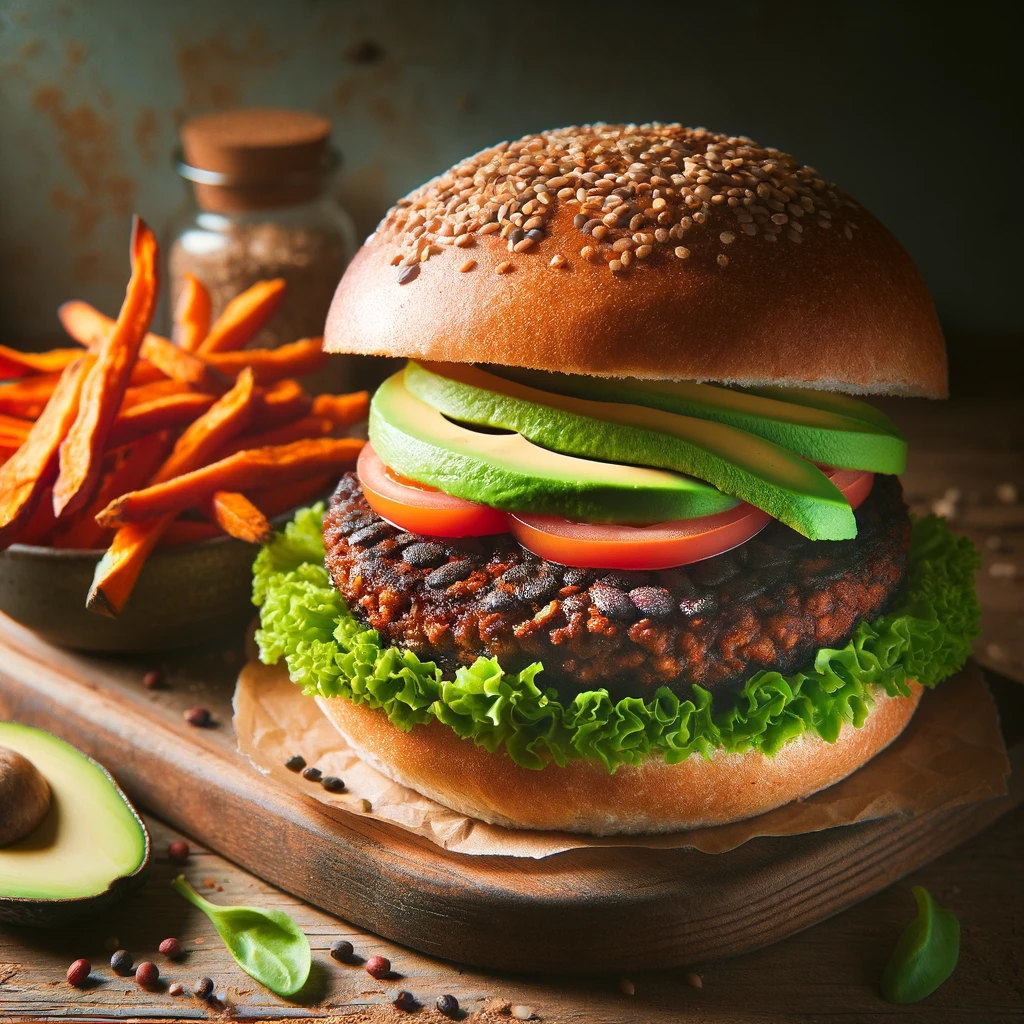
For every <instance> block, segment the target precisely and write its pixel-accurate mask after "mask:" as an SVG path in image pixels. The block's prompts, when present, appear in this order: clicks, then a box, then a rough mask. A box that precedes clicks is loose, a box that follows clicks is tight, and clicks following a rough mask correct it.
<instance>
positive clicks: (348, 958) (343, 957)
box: [331, 939, 355, 964]
mask: <svg viewBox="0 0 1024 1024" xmlns="http://www.w3.org/2000/svg"><path fill="white" fill-rule="evenodd" d="M354 952H355V950H354V949H353V948H352V943H351V942H349V941H348V940H347V939H337V940H336V941H335V942H332V943H331V957H332V958H333V959H334V960H338V961H340V962H341V963H343V964H347V963H351V962H352V954H353V953H354Z"/></svg>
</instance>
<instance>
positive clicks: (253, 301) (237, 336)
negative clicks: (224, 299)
mask: <svg viewBox="0 0 1024 1024" xmlns="http://www.w3.org/2000/svg"><path fill="white" fill-rule="evenodd" d="M284 287H285V281H284V278H282V277H277V278H274V279H273V280H272V281H257V282H256V283H255V284H254V285H253V286H252V287H251V288H246V290H245V291H244V292H242V293H241V295H236V296H235V297H234V298H233V299H232V300H231V301H230V302H229V303H228V304H227V306H226V307H225V309H224V312H223V313H221V315H220V316H219V317H217V319H216V321H215V322H214V324H213V326H212V327H211V328H210V333H209V334H207V335H206V337H205V339H203V343H202V344H201V345H200V346H199V351H200V352H201V353H202V354H203V355H206V354H208V353H211V352H236V351H237V350H238V349H240V348H244V347H245V345H246V344H247V343H248V342H249V341H250V340H251V339H252V338H253V337H254V336H255V335H256V334H258V333H259V332H260V331H261V330H263V328H264V326H265V325H266V323H267V321H268V320H269V319H270V318H271V317H272V316H273V315H274V312H275V311H276V309H277V307H278V305H279V304H280V302H281V299H283V298H284Z"/></svg>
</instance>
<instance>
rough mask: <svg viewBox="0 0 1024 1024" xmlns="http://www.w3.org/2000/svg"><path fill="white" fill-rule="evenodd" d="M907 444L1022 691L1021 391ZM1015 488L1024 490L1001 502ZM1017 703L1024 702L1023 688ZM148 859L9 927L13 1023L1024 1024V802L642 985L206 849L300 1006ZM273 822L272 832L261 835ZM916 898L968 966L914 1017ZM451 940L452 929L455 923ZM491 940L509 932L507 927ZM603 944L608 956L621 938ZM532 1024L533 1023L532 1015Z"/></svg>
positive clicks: (969, 403) (908, 481) (902, 408)
mask: <svg viewBox="0 0 1024 1024" xmlns="http://www.w3.org/2000/svg"><path fill="white" fill-rule="evenodd" d="M886 409H887V411H888V412H889V413H890V414H891V415H893V416H894V418H896V419H897V420H898V422H900V423H901V425H903V426H904V428H905V429H906V431H907V434H908V436H909V438H910V440H911V453H912V454H911V463H910V466H909V468H908V471H907V474H906V476H905V478H904V482H905V486H906V492H907V497H908V501H909V502H910V504H911V505H912V507H913V508H914V509H915V511H926V510H928V509H929V508H930V507H931V506H932V505H934V504H935V503H936V502H943V503H945V510H946V511H947V512H951V513H952V515H951V518H952V522H953V524H954V526H955V527H956V528H958V529H960V530H962V531H963V532H965V533H967V534H968V535H970V536H971V537H972V539H973V540H974V541H975V542H976V543H977V544H978V545H979V547H981V548H982V550H983V555H984V566H983V569H982V573H981V574H980V576H979V593H980V595H981V598H982V604H983V636H982V637H981V639H980V640H979V642H978V645H977V648H976V651H977V655H978V658H979V660H980V661H982V663H983V664H986V665H987V666H989V667H990V668H993V669H995V670H996V671H998V672H1000V673H1001V674H1002V675H1004V676H1006V677H1009V678H1011V679H1016V680H1017V681H1018V682H1024V557H1022V556H1024V417H1022V416H1021V412H1020V408H1019V403H1018V402H1016V401H1015V400H1014V399H1013V398H1012V397H1011V398H1004V399H998V398H989V399H986V400H984V401H982V400H957V401H953V402H950V403H946V404H938V403H924V402H902V403H895V402H893V403H886ZM1006 485H1014V486H1015V487H1016V488H1017V493H1018V494H1020V495H1021V498H1018V499H1017V500H1016V501H1013V500H1007V499H1009V498H1011V497H1012V492H1011V491H1010V489H1009V488H1008V487H1007V486H1006ZM1022 697H1024V691H1022ZM149 824H150V827H151V829H152V833H153V838H154V859H153V869H152V872H151V875H150V877H149V879H148V881H147V883H146V886H145V888H144V889H143V890H142V891H141V892H139V893H138V894H136V895H135V896H133V897H132V898H130V899H129V900H128V901H127V902H126V903H124V904H123V905H122V906H120V907H119V908H116V909H115V910H113V911H111V912H109V913H108V914H106V915H104V916H103V917H101V918H99V919H94V920H91V921H89V922H88V924H87V925H85V926H78V927H75V928H69V929H66V930H64V931H58V932H49V933H47V932H36V931H29V930H25V929H13V928H0V1019H3V1020H24V1019H40V1018H44V1019H62V1020H128V1019H144V1020H161V1019H174V1020H203V1019H224V1018H232V1017H235V1018H238V1019H264V1020H265V1019H293V1018H305V1019H308V1018H310V1017H313V1018H324V1017H328V1018H329V1017H331V1016H333V1015H341V1016H342V1019H344V1020H346V1021H358V1020H367V1021H370V1020H372V1021H399V1020H406V1019H415V1020H420V1021H424V1022H427V1021H442V1020H444V1019H445V1018H442V1017H441V1016H440V1014H437V1013H436V1011H434V1010H433V1009H431V1007H432V1006H433V1002H434V1000H435V999H436V998H437V996H438V995H440V994H441V993H444V992H450V993H452V994H454V995H455V996H457V997H458V999H459V1001H460V1003H461V1005H462V1006H463V1007H464V1008H465V1009H466V1010H467V1011H469V1017H468V1019H470V1020H479V1021H494V1022H497V1021H504V1022H508V1021H510V1020H514V1019H515V1018H514V1017H513V1016H511V1014H510V1012H509V1009H510V1007H512V1008H516V1009H518V1008H520V1007H526V1008H529V1009H530V1010H532V1011H533V1012H534V1013H535V1014H536V1015H537V1017H538V1018H539V1019H541V1020H543V1021H565V1022H576V1021H580V1022H584V1021H586V1022H589V1021H593V1022H608V1024H611V1022H626V1021H659V1022H660V1021H666V1022H667V1021H680V1022H691V1021H692V1022H697V1021H700V1022H706V1024H734V1022H735V1024H739V1022H744V1024H757V1022H761V1021H765V1022H769V1021H771V1022H775V1021H808V1022H810V1021H821V1022H825V1021H839V1020H843V1021H856V1022H862V1021H863V1022H871V1021H883V1020H885V1021H889V1020H891V1019H894V1018H895V1019H899V1020H901V1021H904V1020H905V1021H913V1022H922V1024H923V1022H928V1024H931V1022H937V1024H943V1022H951V1021H978V1022H986V1024H989V1022H992V1024H998V1022H1003V1021H1006V1022H1010V1021H1020V1020H1022V1019H1024V924H1022V923H1021V922H1022V921H1024V857H1022V856H1021V854H1022V852H1024V809H1018V810H1016V811H1014V812H1011V813H1010V814H1008V815H1007V816H1006V817H1004V818H1003V819H1001V820H1000V821H998V822H997V823H996V824H995V825H994V826H993V827H992V828H991V829H989V830H988V831H987V832H985V833H984V834H982V835H981V836H978V837H977V838H975V839H973V840H971V841H970V842H968V843H967V844H965V845H964V846H962V847H960V848H959V849H957V850H954V851H952V852H951V853H948V854H946V855H945V856H943V857H941V858H940V859H938V860H936V861H935V862H933V863H932V864H930V865H928V866H927V867H925V868H922V869H920V870H919V871H917V872H915V873H914V874H913V875H911V876H909V877H908V878H906V879H904V880H902V881H900V882H899V883H897V884H895V885H893V886H891V887H890V888H889V889H887V890H885V891H883V892H881V893H878V894H877V895H875V896H873V897H871V898H870V899H868V900H865V901H864V902H863V903H861V904H859V905H857V906H855V907H853V908H851V909H850V910H847V911H845V912H844V913H842V914H840V915H838V916H836V917H834V918H832V919H831V920H828V921H825V922H823V923H822V924H819V925H817V926H815V927H813V928H811V929H808V930H807V931H805V932H803V933H801V934H798V935H795V936H792V937H791V938H789V939H786V940H785V941H783V942H780V943H778V944H776V945H774V946H771V947H769V948H767V949H763V950H760V951H758V952H755V953H751V954H747V955H745V956H741V957H736V958H734V959H732V960H728V961H721V962H711V963H706V964H704V963H694V964H693V965H691V966H690V967H689V968H687V969H681V970H673V971H659V972H649V973H644V972H633V973H631V974H630V976H629V978H628V979H627V980H628V982H629V983H631V986H632V988H633V989H634V994H633V995H627V994H625V993H624V992H623V991H622V990H621V988H629V987H630V985H626V984H623V979H622V978H621V977H619V976H617V975H605V976H588V977H580V978H558V977H556V978H540V977H515V976H511V975H498V974H493V973H486V972H481V971H477V970H471V969H463V968H460V967H458V966H457V965H454V964H448V963H444V962H440V961H436V960H432V959H430V958H428V957H425V956H422V955H420V954H417V953H413V952H411V951H409V950H407V949H404V948H402V947H401V946H398V945H395V944H394V943H389V942H385V941H383V940H381V939H378V938H376V937H374V936H372V935H369V934H367V933H364V932H360V931H358V930H356V929H354V928H352V927H351V926H349V925H347V924H345V923H344V922H342V921H339V920H337V919H336V918H332V917H330V916H329V915H327V914H325V913H323V912H321V911H318V910H314V909H313V908H311V907H308V906H305V905H303V904H301V903H299V902H297V901H296V900H295V899H293V898H292V897H289V896H287V895H285V894H283V893H281V892H278V891H276V890H274V889H272V888H270V887H269V886H267V885H265V884H264V883H262V882H260V881H259V880H258V879H256V878H254V877H253V876H251V875H249V874H247V873H246V872H244V871H241V870H240V869H238V868H236V867H234V866H233V865H231V864H229V863H227V862H226V861H224V860H223V859H221V858H219V857H217V856H216V855H213V854H210V853H206V852H204V851H201V850H198V849H194V852H193V855H192V856H191V858H190V860H189V862H188V863H187V864H186V865H184V871H185V873H186V874H187V876H188V877H189V878H190V879H191V880H192V882H193V883H194V884H195V885H196V886H197V887H198V888H200V889H201V890H202V891H204V892H206V894H207V895H208V896H209V897H210V898H211V899H213V900H214V901H215V902H218V901H222V902H225V903H229V902H231V903H249V904H259V905H261V906H280V907H282V908H284V909H286V910H287V911H288V912H289V913H290V914H292V915H293V916H294V917H295V918H296V920H297V921H298V922H299V923H300V924H301V925H302V927H303V928H304V930H305V931H306V933H307V934H308V935H309V937H310V943H311V945H312V947H313V955H314V971H313V975H312V977H311V982H310V985H309V986H308V987H307V990H306V991H305V992H304V993H302V998H301V1001H300V1002H298V1003H288V1002H285V1001H283V1000H279V999H277V998H275V997H274V996H272V995H270V994H269V993H267V992H266V991H265V990H263V989H262V988H261V987H260V986H258V985H257V984H255V983H254V982H252V981H251V980H250V979H249V978H248V977H247V976H246V975H245V974H243V973H242V972H241V971H240V969H239V968H238V967H237V966H236V965H235V964H234V962H233V961H232V960H231V959H230V957H229V956H228V955H227V953H226V952H225V951H224V949H223V947H222V945H221V944H220V941H219V939H218V938H217V936H216V933H215V932H214V930H213V928H212V926H211V925H210V924H209V922H208V921H207V920H206V918H205V917H204V916H202V915H201V914H199V912H198V911H196V910H194V909H193V908H192V907H191V906H189V905H188V904H186V903H184V901H182V900H181V899H180V898H179V897H177V896H176V895H175V894H174V893H173V892H172V890H171V889H170V888H169V885H168V882H169V881H170V879H171V878H172V877H173V876H174V875H175V874H176V873H177V871H178V870H179V865H176V864H174V863H172V862H171V861H170V860H169V859H168V858H167V856H166V849H167V844H168V843H169V842H170V841H171V840H172V839H173V838H176V836H175V835H174V834H173V833H171V832H170V831H169V830H168V829H167V828H166V827H165V826H164V825H162V824H161V823H160V822H159V821H157V820H155V819H153V818H150V819H149ZM267 828H273V822H270V821H268V822H267ZM911 885H924V886H925V887H927V888H928V889H929V890H930V891H931V893H932V894H933V896H934V897H935V898H936V899H937V900H938V901H939V903H941V904H942V905H944V906H947V907H948V908H949V909H951V910H952V911H954V913H956V914H957V916H958V917H959V919H960V922H961V926H962V937H961V954H960V962H959V965H958V967H957V970H956V972H955V973H954V974H953V976H952V978H951V979H950V980H949V981H948V982H947V983H946V984H945V985H943V986H942V987H941V988H940V989H939V990H938V991H937V992H936V993H934V994H933V995H932V996H930V997H929V998H928V1000H926V1001H925V1002H923V1003H920V1004H918V1005H916V1006H907V1007H895V1006H891V1005H889V1004H887V1003H885V1002H884V1001H883V1000H882V999H881V997H880V996H879V994H878V978H879V976H880V974H881V970H882V967H883V965H884V963H885V960H886V958H887V956H888V954H889V951H890V949H891V947H892V945H893V943H894V942H895V940H896V937H897V936H898V934H899V932H900V930H901V929H902V927H903V926H904V925H905V924H906V923H907V922H908V921H909V920H910V919H911V918H912V917H913V915H914V903H913V899H912V897H911V893H910V886H911ZM452 927H457V924H456V923H454V922H453V924H452ZM494 927H495V928H500V927H501V921H500V920H496V921H495V922H494ZM168 935H175V936H177V937H178V938H180V939H181V940H182V943H183V945H184V947H185V950H186V952H185V955H184V958H183V959H182V960H181V961H180V962H178V963H175V964H172V963H169V962H167V961H166V960H164V958H163V957H161V956H160V955H159V954H158V953H157V952H156V947H157V945H158V944H159V942H160V940H161V939H163V938H165V937H167V936H168ZM335 938H348V939H350V940H351V941H352V943H353V944H354V945H355V947H356V951H357V953H359V954H360V955H361V956H363V957H365V956H369V955H372V954H376V953H380V954H383V955H385V956H388V957H389V958H390V959H391V961H392V964H393V967H394V970H395V971H396V972H398V975H399V976H398V977H396V978H394V979H392V980H389V981H387V982H376V981H374V980H373V979H372V978H370V977H369V975H367V974H366V973H365V971H364V970H362V968H360V967H359V966H345V965H341V964H337V963H335V962H334V961H332V960H331V959H330V957H329V956H328V955H327V949H328V947H329V946H330V943H331V942H332V941H333V940H334V939H335ZM115 939H116V940H117V942H118V944H120V945H121V946H123V947H125V948H127V949H129V950H131V951H132V953H133V954H134V955H135V957H136V959H137V960H142V959H150V958H151V959H154V960H155V961H156V962H157V963H158V964H159V965H160V967H161V972H162V975H163V978H164V979H166V981H167V982H168V983H169V982H173V981H176V980H180V981H182V982H183V983H184V984H185V986H186V995H183V996H171V995H170V994H169V992H168V988H167V986H166V985H163V986H162V987H161V988H159V989H158V990H157V991H154V992H142V991H141V990H140V989H138V988H137V986H136V985H135V983H134V981H132V980H131V979H123V978H118V977H115V976H114V975H113V974H112V973H111V971H110V969H109V967H108V966H107V963H106V961H107V959H108V958H109V950H108V949H107V947H109V946H111V945H112V943H113V941H114V940H115ZM606 941H607V942H608V943H609V944H611V945H612V946H614V945H615V944H616V942H617V941H618V939H617V937H616V935H614V934H609V935H608V936H607V937H606ZM80 956H85V957H87V958H89V959H90V960H91V961H92V962H93V964H94V965H95V971H94V973H95V974H96V976H97V978H98V979H99V980H98V982H97V984H96V985H95V986H94V987H92V988H90V989H87V990H85V991H83V992H79V991H76V990H74V989H71V988H69V986H68V985H67V984H66V982H65V981H64V972H65V970H66V968H67V965H68V964H69V963H70V962H71V961H72V960H74V959H76V958H77V957H80ZM203 975H208V976H210V977H211V978H213V979H214V980H215V982H216V985H217V993H218V999H217V1000H216V1001H215V1002H213V1003H211V1004H209V1005H207V1004H202V1003H200V1002H199V1001H197V1000H196V999H195V998H193V997H192V996H191V995H189V994H187V993H188V992H189V991H190V990H191V986H192V984H194V982H195V981H196V979H198V978H199V977H201V976H203ZM399 988H402V989H407V990H409V991H410V992H412V993H413V994H414V995H415V996H416V997H417V999H418V1000H419V1001H420V1002H421V1004H423V1008H422V1009H420V1010H419V1011H418V1012H417V1013H416V1014H415V1016H414V1017H412V1018H410V1017H409V1014H407V1013H405V1012H402V1011H398V1010H395V1009H393V1008H392V1007H391V1005H390V1003H389V1001H388V994H389V993H390V992H393V991H395V990H397V989H399ZM522 1012H523V1011H521V1010H520V1013H522Z"/></svg>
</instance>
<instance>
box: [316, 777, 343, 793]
mask: <svg viewBox="0 0 1024 1024" xmlns="http://www.w3.org/2000/svg"><path fill="white" fill-rule="evenodd" d="M320 785H321V786H323V787H324V789H326V790H327V792H328V793H344V792H345V782H344V780H343V779H339V778H338V776H337V775H325V776H324V777H323V778H322V779H321V780H320Z"/></svg>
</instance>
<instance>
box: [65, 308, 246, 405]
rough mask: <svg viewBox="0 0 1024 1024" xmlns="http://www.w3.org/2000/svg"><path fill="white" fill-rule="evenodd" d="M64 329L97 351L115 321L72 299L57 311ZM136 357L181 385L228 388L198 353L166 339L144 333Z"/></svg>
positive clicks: (212, 390)
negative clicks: (186, 349)
mask: <svg viewBox="0 0 1024 1024" xmlns="http://www.w3.org/2000/svg"><path fill="white" fill-rule="evenodd" d="M57 315H58V316H59V317H60V322H61V323H62V324H63V325H64V330H66V331H67V332H68V334H70V335H71V337H72V338H74V339H75V341H78V342H80V343H81V344H83V345H85V347H86V348H88V349H90V350H96V349H97V348H98V347H99V346H100V345H101V344H102V343H103V342H104V341H105V340H106V339H107V338H108V337H109V336H110V334H111V332H112V331H113V330H114V321H113V320H111V319H110V317H108V316H104V315H103V314H102V313H101V312H100V311H99V310H98V309H96V308H95V307H93V306H90V305H89V303H88V302H82V301H80V300H79V299H72V300H71V301H70V302H65V303H64V304H63V305H62V306H61V307H60V309H59V310H58V311H57ZM139 356H140V357H141V358H142V359H144V360H146V361H147V362H148V363H150V364H151V365H153V366H155V367H156V368H157V369H158V370H159V371H160V372H161V373H162V374H164V375H165V376H167V377H170V378H172V379H173V380H179V381H181V382H182V383H183V384H192V385H194V386H195V387H197V388H199V389H200V390H202V391H209V392H210V393H211V394H214V395H219V394H221V393H222V392H224V391H225V390H227V388H228V386H229V385H230V383H231V382H230V381H229V380H227V378H226V377H225V376H224V374H223V373H220V372H219V371H218V370H216V369H214V368H213V367H212V366H210V365H209V364H208V363H206V362H204V361H203V360H202V359H200V358H199V356H197V355H194V354H193V353H191V352H186V351H185V350H184V349H181V348H179V347H178V346H177V345H175V344H174V342H173V341H171V340H170V339H169V338H163V337H161V336H160V335H159V334H153V333H151V332H150V333H147V334H146V336H145V337H144V338H143V340H142V347H141V348H140V349H139Z"/></svg>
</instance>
